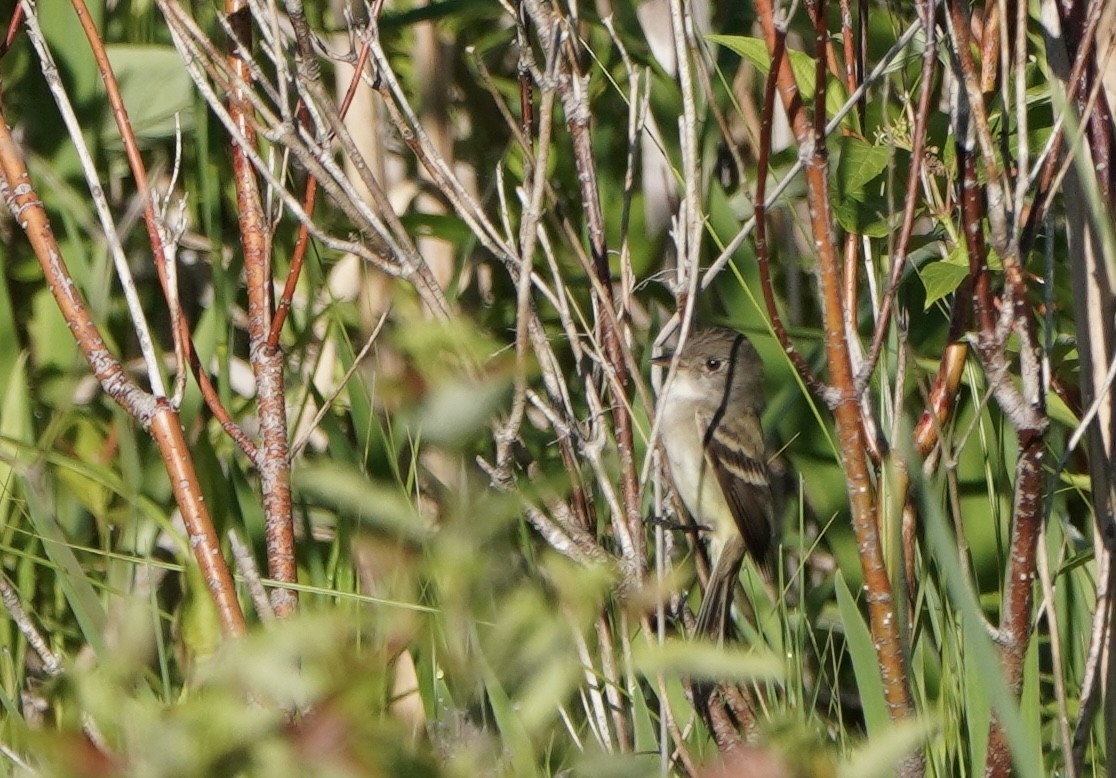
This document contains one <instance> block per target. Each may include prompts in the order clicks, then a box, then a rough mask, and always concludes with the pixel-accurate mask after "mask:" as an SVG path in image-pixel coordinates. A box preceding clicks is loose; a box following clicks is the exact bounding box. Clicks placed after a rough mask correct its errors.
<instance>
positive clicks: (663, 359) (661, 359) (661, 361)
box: [651, 351, 674, 367]
mask: <svg viewBox="0 0 1116 778" xmlns="http://www.w3.org/2000/svg"><path fill="white" fill-rule="evenodd" d="M672 359H674V352H673V351H667V352H665V353H663V354H659V356H657V357H651V364H652V365H657V366H659V367H670V361H671V360H672Z"/></svg>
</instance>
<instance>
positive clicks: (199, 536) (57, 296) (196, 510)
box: [0, 112, 244, 635]
mask: <svg viewBox="0 0 1116 778" xmlns="http://www.w3.org/2000/svg"><path fill="white" fill-rule="evenodd" d="M0 175H2V178H3V181H2V182H0V186H2V188H3V190H4V196H5V199H6V200H7V203H8V206H9V208H10V210H11V212H12V216H13V217H14V218H15V220H16V222H17V223H18V224H19V226H20V227H21V228H22V229H23V231H24V232H25V233H26V235H27V239H28V241H29V242H30V244H31V247H32V249H33V250H34V252H35V256H36V258H37V259H38V260H39V265H40V267H41V268H42V271H43V276H44V277H45V279H46V282H47V284H48V285H49V287H50V291H51V294H52V295H54V300H55V302H56V303H57V304H58V308H59V310H60V311H61V312H62V316H63V318H65V320H66V322H67V324H68V325H69V327H70V332H71V333H73V336H74V340H75V341H76V342H77V344H78V346H79V348H81V351H82V354H83V355H84V356H85V359H86V361H88V362H89V366H90V367H91V368H92V370H93V375H95V376H96V378H97V380H98V381H99V382H100V384H101V388H102V389H103V390H104V392H105V394H107V395H108V396H109V397H111V398H112V399H113V400H114V401H115V402H116V403H117V404H118V405H120V407H122V408H123V409H124V410H125V411H127V412H128V413H129V414H130V415H131V416H132V417H133V418H134V419H135V420H136V421H137V422H138V423H140V424H141V425H142V426H143V427H144V428H145V429H148V430H149V431H150V432H151V434H152V436H153V437H154V438H155V440H156V443H157V444H158V446H159V451H160V454H161V455H162V457H163V461H164V464H165V465H166V468H167V473H168V474H169V476H170V479H171V487H172V488H173V490H174V495H175V499H176V501H177V502H178V507H179V510H180V511H181V512H182V517H183V521H184V522H185V524H186V530H187V532H188V533H189V539H190V548H191V549H192V550H193V552H194V556H195V558H196V559H197V562H198V565H199V567H200V568H201V571H202V574H203V576H204V578H205V581H206V585H207V587H208V589H209V593H210V596H211V597H213V601H214V604H215V605H216V606H217V611H218V615H219V617H220V620H221V626H222V628H223V630H224V631H225V633H226V634H228V635H240V634H242V633H243V632H244V614H243V613H242V611H241V610H240V604H239V602H237V599H236V593H235V590H234V588H233V583H232V576H231V574H230V573H229V569H228V566H227V565H226V564H225V560H224V558H223V557H222V555H221V550H220V544H219V540H218V537H217V534H216V532H215V531H214V529H213V521H212V519H211V518H210V515H209V511H208V510H207V508H206V507H205V501H204V499H203V497H202V494H201V490H200V489H198V487H197V477H196V476H195V474H194V464H193V459H192V458H191V456H190V450H189V447H188V446H187V445H186V441H185V439H184V438H183V437H182V431H181V421H180V420H179V417H178V413H177V412H176V411H175V410H174V408H172V407H171V406H170V403H169V402H168V401H167V399H166V398H155V397H153V396H152V395H150V394H148V393H147V392H145V391H143V390H142V389H140V388H139V387H138V386H137V385H136V384H135V383H134V382H133V381H132V380H131V379H130V378H129V377H128V375H127V373H126V372H125V371H124V368H123V367H122V366H121V364H120V362H119V361H118V360H117V359H116V357H115V356H114V355H113V354H112V352H110V351H109V349H108V346H107V345H106V344H105V341H104V339H103V338H102V337H101V333H100V331H99V330H98V328H97V325H96V324H95V323H94V322H93V319H92V317H91V316H90V315H89V310H88V308H87V307H86V305H85V302H84V301H83V300H82V299H81V297H80V295H79V294H78V292H77V286H76V285H75V284H74V281H73V278H72V277H71V276H70V272H69V269H68V268H67V267H66V262H65V259H63V257H62V252H61V250H60V249H59V247H58V243H57V241H55V239H54V233H53V231H52V230H51V228H50V223H49V221H48V220H47V215H46V210H45V209H44V208H43V203H42V201H41V200H40V199H39V196H38V194H37V193H36V192H35V190H34V188H33V187H32V185H31V180H30V176H29V175H28V173H27V168H26V166H25V165H24V164H23V160H22V159H21V158H20V154H19V149H18V147H17V146H16V144H15V141H14V140H13V139H12V135H11V132H10V131H9V130H8V123H7V118H6V117H5V116H4V115H3V113H2V112H0Z"/></svg>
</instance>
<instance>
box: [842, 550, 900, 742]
mask: <svg viewBox="0 0 1116 778" xmlns="http://www.w3.org/2000/svg"><path fill="white" fill-rule="evenodd" d="M833 586H834V590H835V591H836V593H837V607H838V609H839V610H840V611H841V623H842V624H843V625H844V627H845V640H847V641H848V645H849V656H850V657H851V658H852V664H853V673H854V674H855V675H856V687H857V689H859V690H860V702H861V704H862V705H863V706H864V724H865V726H866V727H867V728H868V735H869V737H872V736H879V735H884V734H886V733H887V732H888V730H889V728H890V727H891V717H890V716H889V715H888V712H887V700H886V699H885V697H884V690H883V681H881V680H880V663H879V659H878V658H877V656H876V648H875V646H874V645H873V643H872V633H871V632H870V631H869V630H868V625H867V624H866V623H865V622H864V617H863V616H862V615H861V614H860V608H858V607H857V605H856V600H854V599H853V596H852V592H850V591H849V587H848V585H847V584H846V583H845V577H844V575H842V574H841V572H840V571H838V573H837V576H836V578H835V579H834V582H833Z"/></svg>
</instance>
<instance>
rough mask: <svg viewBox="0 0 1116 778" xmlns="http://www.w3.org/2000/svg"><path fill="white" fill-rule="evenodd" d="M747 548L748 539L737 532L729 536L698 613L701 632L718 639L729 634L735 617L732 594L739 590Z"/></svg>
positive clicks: (714, 564) (698, 626) (722, 548)
mask: <svg viewBox="0 0 1116 778" xmlns="http://www.w3.org/2000/svg"><path fill="white" fill-rule="evenodd" d="M745 551H746V547H745V545H744V538H742V537H741V536H740V535H736V534H734V535H733V536H732V537H731V538H729V539H728V540H727V541H726V542H725V543H724V545H723V546H721V550H720V552H719V553H718V554H717V561H716V562H714V563H713V572H712V573H710V575H709V585H708V586H707V587H706V588H705V596H704V597H703V598H702V600H701V609H700V610H699V611H698V616H697V633H696V634H698V635H704V636H705V637H709V638H713V639H714V640H724V639H725V638H726V637H727V636H728V634H729V625H730V623H731V622H730V619H731V616H732V597H733V593H734V592H735V591H736V579H737V578H738V577H739V576H740V567H741V565H743V564H744V554H745Z"/></svg>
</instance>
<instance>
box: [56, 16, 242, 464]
mask: <svg viewBox="0 0 1116 778" xmlns="http://www.w3.org/2000/svg"><path fill="white" fill-rule="evenodd" d="M73 4H74V10H75V11H76V13H77V17H78V20H79V21H80V22H81V26H82V30H83V31H84V32H85V37H86V40H87V41H88V42H89V46H90V49H91V50H92V52H93V58H94V60H95V61H96V62H97V68H98V70H99V71H100V74H101V79H102V80H103V81H104V84H105V94H106V96H107V97H108V100H109V105H110V106H111V107H112V114H113V118H114V119H115V121H116V127H117V129H118V130H119V131H120V137H121V140H122V142H123V144H124V152H125V156H126V157H127V159H128V165H129V167H130V168H131V170H132V176H133V178H135V180H136V188H137V189H138V190H139V193H140V197H141V198H142V199H143V205H144V208H143V219H144V224H145V226H146V227H147V235H148V239H149V240H150V242H151V253H152V256H153V258H154V261H155V272H156V275H157V277H158V279H159V284H160V286H161V287H162V290H163V297H164V298H165V299H166V301H167V306H168V309H169V311H170V318H171V327H172V332H173V335H174V342H175V353H176V354H177V355H178V357H179V359H180V360H182V362H183V363H184V364H185V365H188V366H189V368H190V370H191V372H193V374H194V378H195V380H196V381H197V382H198V387H199V388H200V389H201V393H202V397H203V398H204V399H205V402H206V405H207V406H208V407H209V409H210V411H211V412H212V413H213V416H214V417H215V418H216V419H217V421H218V422H220V424H221V427H222V429H224V430H225V432H226V433H227V434H228V435H229V437H231V438H232V439H233V440H234V441H236V443H237V445H239V446H240V448H241V450H243V451H244V453H245V454H247V455H248V457H249V458H250V459H251V460H252V461H253V462H255V459H256V446H255V444H254V443H252V441H251V439H249V438H248V436H247V435H245V434H244V432H243V431H242V430H241V429H240V426H239V425H238V424H237V423H236V422H235V421H233V418H232V415H231V414H230V413H229V412H228V410H227V409H226V408H225V406H224V403H222V402H221V398H220V397H219V396H218V394H217V390H216V388H215V387H214V386H213V382H212V381H210V380H209V375H208V374H207V373H206V372H205V369H204V366H203V365H202V364H201V360H200V359H199V358H198V355H197V351H196V350H195V349H194V344H193V340H192V339H191V337H190V327H189V324H188V323H187V321H186V317H185V315H184V314H183V312H182V308H181V306H180V305H178V304H177V295H176V294H173V290H171V288H170V279H169V277H168V275H167V268H166V263H167V262H170V261H173V259H172V258H170V257H168V256H167V254H166V251H165V249H164V246H163V239H162V234H161V233H160V230H159V224H158V218H157V216H156V214H155V202H154V199H153V197H152V193H151V187H150V185H149V184H148V179H147V168H146V166H145V165H144V164H143V156H142V155H141V154H140V151H139V144H138V143H137V142H136V136H135V133H134V132H133V130H132V123H131V121H130V120H129V119H128V110H127V108H126V107H125V106H124V100H123V98H122V96H121V94H120V87H119V85H118V84H117V81H116V74H115V73H114V72H113V69H112V64H111V63H110V62H109V59H108V54H107V53H106V52H105V47H104V42H103V41H102V40H101V35H100V32H99V31H98V30H97V28H96V26H95V25H94V24H93V20H92V17H91V16H90V15H89V10H88V8H87V7H86V5H85V0H73ZM180 369H181V368H180Z"/></svg>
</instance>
